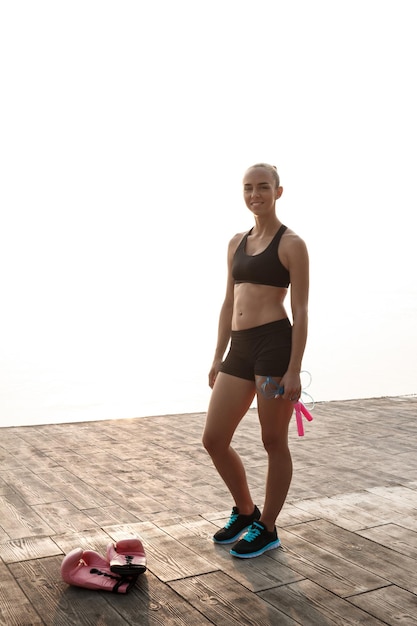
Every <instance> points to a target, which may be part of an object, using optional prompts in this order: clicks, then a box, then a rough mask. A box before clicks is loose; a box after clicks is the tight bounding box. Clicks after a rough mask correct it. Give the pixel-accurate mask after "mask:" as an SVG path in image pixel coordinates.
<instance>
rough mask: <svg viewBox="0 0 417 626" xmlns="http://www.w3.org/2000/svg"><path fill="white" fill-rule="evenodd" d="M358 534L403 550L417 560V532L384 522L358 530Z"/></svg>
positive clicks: (391, 547)
mask: <svg viewBox="0 0 417 626" xmlns="http://www.w3.org/2000/svg"><path fill="white" fill-rule="evenodd" d="M358 535H361V537H366V538H367V539H371V540H372V541H375V542H376V543H380V544H381V545H382V546H387V547H388V548H390V549H391V550H395V551H396V552H401V554H405V555H407V556H409V557H411V558H413V559H415V560H416V561H417V532H415V531H413V530H408V528H402V526H398V525H397V524H384V525H383V526H376V527H375V528H367V529H366V530H360V531H358Z"/></svg>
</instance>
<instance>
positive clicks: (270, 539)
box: [230, 521, 281, 559]
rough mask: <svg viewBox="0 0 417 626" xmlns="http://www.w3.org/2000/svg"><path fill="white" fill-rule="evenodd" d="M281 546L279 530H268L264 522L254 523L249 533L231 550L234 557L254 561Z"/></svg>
mask: <svg viewBox="0 0 417 626" xmlns="http://www.w3.org/2000/svg"><path fill="white" fill-rule="evenodd" d="M280 545H281V542H280V540H279V539H278V535H277V529H276V528H274V530H273V531H272V532H269V530H267V529H266V527H265V525H264V524H263V523H262V522H257V521H255V522H253V524H252V526H251V527H250V528H249V530H248V532H247V533H246V535H245V536H244V537H242V539H241V540H240V541H238V542H237V544H236V545H235V546H233V548H232V549H231V550H230V554H231V555H232V556H237V557H238V558H240V559H252V558H253V557H255V556H260V555H261V554H263V553H264V552H266V551H267V550H273V549H274V548H278V547H279V546H280Z"/></svg>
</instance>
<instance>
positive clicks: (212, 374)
mask: <svg viewBox="0 0 417 626" xmlns="http://www.w3.org/2000/svg"><path fill="white" fill-rule="evenodd" d="M221 363H222V362H221V360H219V361H213V365H212V366H211V369H210V371H209V375H208V384H209V387H210V388H211V389H213V386H214V383H215V382H216V378H217V374H218V373H219V369H220V365H221Z"/></svg>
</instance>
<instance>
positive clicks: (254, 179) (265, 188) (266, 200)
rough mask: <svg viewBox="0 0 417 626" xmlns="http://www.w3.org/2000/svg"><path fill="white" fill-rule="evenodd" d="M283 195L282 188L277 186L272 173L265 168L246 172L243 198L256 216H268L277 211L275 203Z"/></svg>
mask: <svg viewBox="0 0 417 626" xmlns="http://www.w3.org/2000/svg"><path fill="white" fill-rule="evenodd" d="M281 194H282V187H276V186H275V179H274V176H273V174H272V173H271V172H269V171H268V170H267V169H264V168H263V167H254V168H251V169H249V170H247V171H246V173H245V176H244V177H243V197H244V199H245V203H246V206H247V207H248V209H249V210H250V211H252V213H253V214H254V215H267V214H269V213H271V211H275V202H276V200H277V199H278V198H279V197H280V196H281Z"/></svg>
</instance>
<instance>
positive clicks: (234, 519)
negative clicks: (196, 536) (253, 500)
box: [213, 506, 261, 543]
mask: <svg viewBox="0 0 417 626" xmlns="http://www.w3.org/2000/svg"><path fill="white" fill-rule="evenodd" d="M260 517H261V512H260V510H259V509H258V507H257V506H255V508H254V510H253V513H251V514H250V515H241V514H240V513H239V509H238V508H237V507H236V506H234V507H233V509H232V514H231V516H230V518H229V521H228V522H227V524H226V525H225V526H224V528H221V529H220V530H218V531H217V533H216V534H215V535H214V536H213V541H214V542H215V543H233V542H234V541H237V540H238V539H239V537H240V535H241V534H242V533H244V532H245V530H248V528H250V527H251V525H252V523H253V522H254V521H255V520H258V519H259V518H260Z"/></svg>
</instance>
